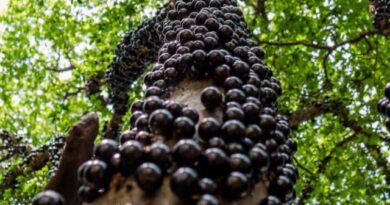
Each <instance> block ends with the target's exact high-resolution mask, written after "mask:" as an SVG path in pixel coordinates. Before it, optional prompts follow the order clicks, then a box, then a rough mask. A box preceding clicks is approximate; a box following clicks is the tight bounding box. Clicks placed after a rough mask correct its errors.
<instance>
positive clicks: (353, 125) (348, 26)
mask: <svg viewBox="0 0 390 205" xmlns="http://www.w3.org/2000/svg"><path fill="white" fill-rule="evenodd" d="M160 6H161V5H160V4H159V5H157V3H156V2H154V1H151V2H149V1H113V2H111V3H103V2H100V1H88V3H85V2H83V1H78V2H66V1H24V2H15V1H13V2H10V3H9V8H8V10H7V11H6V12H5V13H4V14H3V15H2V17H1V22H2V25H3V31H2V35H1V39H2V40H1V42H0V45H1V47H0V49H1V55H0V58H1V62H0V71H1V72H0V79H1V81H0V89H1V92H0V93H1V95H2V96H1V98H0V99H1V100H0V117H1V119H2V120H1V121H0V127H1V128H3V129H5V130H7V131H9V132H11V133H15V134H16V135H17V136H20V137H21V138H22V139H18V138H10V139H11V140H13V143H17V144H19V145H20V147H24V148H21V149H20V150H19V149H14V150H10V149H5V148H7V147H5V146H2V147H1V148H2V153H1V154H2V155H1V157H2V158H4V159H3V160H1V169H2V172H1V174H0V177H1V180H2V183H3V185H6V186H3V187H1V189H2V190H3V192H2V194H1V196H0V197H1V198H0V201H1V203H4V204H13V203H17V202H19V203H28V202H29V200H30V199H31V196H33V195H34V194H35V193H36V192H38V191H40V190H41V187H42V186H44V182H45V181H46V177H47V175H48V169H49V166H48V165H46V163H45V162H46V160H37V162H41V164H39V165H40V166H30V169H22V170H20V166H21V164H26V163H25V162H23V161H24V158H25V157H26V156H27V155H34V153H42V152H39V147H41V146H43V144H44V143H45V142H46V141H48V140H49V139H51V138H53V137H54V136H56V135H59V134H58V133H64V132H66V131H67V130H68V129H69V126H70V125H71V124H72V123H73V122H74V121H75V120H76V119H77V118H78V117H79V116H80V115H81V113H83V112H85V111H86V110H95V111H99V115H100V118H101V119H102V120H101V122H102V123H104V121H108V120H109V119H110V109H107V108H105V107H104V104H105V100H104V96H106V95H107V94H106V93H107V92H106V88H105V87H104V86H102V87H99V85H100V84H103V82H102V81H101V80H99V79H102V78H100V77H99V76H101V74H100V72H101V71H104V70H105V69H106V67H107V66H108V64H109V63H110V62H111V59H112V56H113V49H114V47H115V46H116V44H117V42H118V41H119V39H121V37H122V36H123V34H124V33H126V32H128V31H129V30H130V29H131V28H132V27H134V26H136V25H138V24H139V22H141V21H142V20H143V19H144V18H145V16H146V14H149V13H150V12H148V11H152V10H153V9H154V8H158V7H160ZM241 7H242V9H243V11H244V13H245V15H246V21H247V23H248V25H249V27H250V29H252V33H253V34H254V35H253V39H255V40H257V41H258V43H259V44H260V45H263V46H264V48H265V49H266V51H267V53H270V54H271V55H267V56H266V58H267V64H268V65H270V66H271V67H272V68H273V71H274V73H275V76H277V78H278V79H280V80H281V82H282V85H283V90H284V95H282V97H281V99H280V100H279V102H280V105H279V107H280V108H281V109H282V110H283V112H285V113H287V114H289V115H290V116H291V125H292V127H293V128H294V129H295V130H294V132H293V136H294V138H295V140H296V141H298V144H299V147H300V149H299V151H298V153H297V154H296V163H297V165H298V167H299V168H300V174H301V179H300V181H299V184H298V189H297V191H298V193H297V196H298V199H297V200H298V203H304V202H306V203H309V204H315V203H320V204H335V203H336V202H340V203H342V204H344V203H348V204H364V203H368V204H385V203H386V202H388V201H389V200H390V199H389V198H390V196H389V194H388V193H389V188H388V184H389V181H390V180H389V178H390V176H389V172H390V171H389V168H388V162H389V160H388V158H389V146H388V142H389V135H388V134H387V133H386V132H385V130H384V129H383V128H382V125H383V122H380V121H379V118H378V114H377V112H376V108H375V107H376V102H377V101H378V99H379V98H380V97H381V96H383V94H382V91H383V87H384V84H385V82H386V81H388V79H386V77H388V76H389V75H390V70H389V69H387V67H388V66H389V65H388V64H389V61H388V55H387V53H388V52H389V51H388V49H389V48H387V46H386V42H387V41H388V37H386V36H385V35H384V34H383V33H382V32H380V31H379V30H376V29H374V28H372V22H371V17H370V16H369V13H368V11H367V8H368V2H367V1H364V0H362V1H355V2H354V3H353V4H351V3H350V2H346V1H341V0H340V1H305V2H299V1H292V2H291V3H289V4H285V3H283V2H279V3H278V2H271V1H261V0H260V1H246V3H245V4H243V3H242V4H241ZM144 10H146V12H142V11H144ZM259 14H260V15H259ZM53 28H56V29H53ZM88 82H89V83H88ZM96 86H97V87H96ZM97 90H101V92H96V93H95V92H93V91H97ZM91 93H95V94H93V95H89V94H91ZM129 95H130V101H132V100H133V99H134V98H136V97H139V96H141V95H142V89H141V87H140V86H139V83H136V84H134V86H133V89H132V90H131V92H130V93H129ZM101 96H103V98H102V97H101ZM125 119H126V118H125ZM127 121H128V120H124V122H127ZM123 126H128V125H126V123H125V124H124V125H123ZM101 127H104V126H101ZM1 136H2V142H3V144H4V145H6V143H5V136H9V134H7V135H1ZM15 140H16V142H15ZM33 150H36V151H35V152H34V151H33ZM9 152H12V154H14V155H9V154H8V153H9ZM30 152H31V153H30ZM40 156H41V155H40ZM42 156H43V157H44V158H45V157H46V158H45V159H47V156H48V155H44V154H43V155H42ZM33 158H34V157H33ZM34 159H36V157H35V158H34ZM3 170H4V171H3ZM3 173H4V174H3ZM8 173H11V175H12V174H14V176H13V177H14V180H11V181H10V182H11V183H7V184H4V182H8V178H7V176H9V175H8Z"/></svg>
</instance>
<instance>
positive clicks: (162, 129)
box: [33, 0, 298, 205]
mask: <svg viewBox="0 0 390 205" xmlns="http://www.w3.org/2000/svg"><path fill="white" fill-rule="evenodd" d="M143 34H145V35H143ZM146 34H148V35H146ZM149 34H153V35H149ZM148 37H150V38H148ZM146 42H148V43H150V44H151V45H150V47H147V48H145V49H149V48H150V50H147V51H145V52H144V53H142V52H141V53H140V52H139V51H141V50H144V49H141V48H143V45H146ZM139 45H141V46H139ZM157 47H158V48H159V49H156V50H155V48H157ZM154 50H155V52H153V51H154ZM153 59H156V61H157V62H156V63H155V64H154V65H153V67H152V69H151V71H150V72H148V73H147V74H146V75H145V78H144V85H145V86H146V92H145V97H144V99H142V100H137V101H135V102H133V104H132V105H131V107H130V108H128V106H127V98H128V97H127V95H126V91H127V90H128V89H129V85H130V84H131V83H132V82H133V81H134V80H135V79H136V78H137V77H138V76H139V75H140V74H141V73H142V72H143V71H144V69H145V67H146V66H147V64H148V62H150V61H151V60H153ZM107 77H108V83H109V87H110V89H111V90H110V98H111V102H112V103H113V104H114V110H115V112H117V113H119V115H123V114H124V113H125V112H126V111H128V109H129V110H130V111H131V117H130V126H131V127H129V129H128V130H125V131H123V132H122V133H118V134H115V133H114V132H112V133H113V134H111V135H110V136H108V137H106V139H104V140H102V141H101V142H100V143H99V144H97V145H96V146H95V148H94V157H93V159H91V160H89V161H87V162H85V163H83V164H82V165H81V166H80V167H79V170H78V178H79V182H80V183H81V186H80V187H79V189H78V194H79V197H80V199H81V200H82V202H83V203H88V204H89V203H91V204H97V205H98V204H134V205H142V204H156V205H157V204H159V205H162V204H171V205H179V204H186V205H187V204H196V205H214V204H232V205H233V204H258V205H271V204H291V203H292V200H293V199H294V197H295V190H294V189H295V188H294V186H295V183H296V180H297V178H298V173H297V169H296V168H295V166H294V164H293V162H292V156H293V154H294V153H295V152H296V149H297V146H296V143H295V142H294V141H293V140H292V139H291V138H290V137H289V131H290V128H289V124H288V119H287V117H285V116H283V115H281V114H279V113H278V108H277V98H278V96H279V95H280V94H281V92H282V91H281V86H280V83H279V81H278V80H277V79H276V78H274V77H273V74H272V71H271V69H270V68H269V67H267V65H266V64H265V63H264V51H263V50H262V49H261V48H259V47H258V46H257V44H256V43H255V42H254V41H252V40H251V39H250V35H249V31H248V29H247V27H246V23H245V21H244V18H243V16H242V13H241V11H240V9H238V8H237V5H236V2H235V1H233V0H232V1H231V0H210V1H209V0H191V1H190V0H187V1H184V0H179V1H175V2H171V3H170V4H167V5H166V6H165V7H164V8H163V9H161V10H160V11H159V12H158V14H157V16H156V17H154V18H152V20H149V21H146V23H144V24H142V25H141V26H139V27H138V28H137V29H136V30H135V31H133V32H131V33H130V34H129V35H127V36H126V37H125V38H124V40H123V41H122V42H121V44H120V45H119V46H118V49H117V52H116V57H115V59H114V62H113V64H112V65H111V66H110V68H109V72H108V75H107ZM109 129H111V130H115V129H117V128H109ZM64 199H65V202H66V200H67V197H64ZM64 199H62V197H61V196H60V195H58V194H53V193H52V192H43V193H41V194H40V195H38V196H37V197H35V198H34V200H33V204H34V205H41V204H63V203H64ZM49 201H50V202H49Z"/></svg>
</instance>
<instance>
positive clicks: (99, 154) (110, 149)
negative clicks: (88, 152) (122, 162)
mask: <svg viewBox="0 0 390 205" xmlns="http://www.w3.org/2000/svg"><path fill="white" fill-rule="evenodd" d="M118 150H119V149H118V143H116V141H115V140H112V139H104V140H102V141H101V142H100V143H99V144H97V145H96V146H95V148H94V154H95V156H96V158H97V159H100V160H103V161H105V162H109V161H110V159H111V157H112V156H113V155H114V154H115V153H117V152H118Z"/></svg>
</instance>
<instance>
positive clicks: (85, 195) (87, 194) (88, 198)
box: [77, 186, 99, 203]
mask: <svg viewBox="0 0 390 205" xmlns="http://www.w3.org/2000/svg"><path fill="white" fill-rule="evenodd" d="M77 194H78V196H79V197H80V198H81V200H82V201H83V202H87V203H90V202H92V201H93V200H95V199H96V198H97V197H98V195H99V193H98V191H97V190H96V189H93V188H92V187H90V186H80V188H79V189H78V191H77Z"/></svg>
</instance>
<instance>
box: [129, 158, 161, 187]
mask: <svg viewBox="0 0 390 205" xmlns="http://www.w3.org/2000/svg"><path fill="white" fill-rule="evenodd" d="M162 180H163V173H162V171H161V169H160V167H158V166H157V165H156V164H154V163H149V162H147V163H143V164H141V166H139V167H138V168H137V171H136V173H135V181H136V182H137V184H138V186H139V187H140V188H141V189H142V190H143V191H144V192H145V194H151V193H154V192H156V191H157V190H158V189H159V188H160V187H161V184H162Z"/></svg>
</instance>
